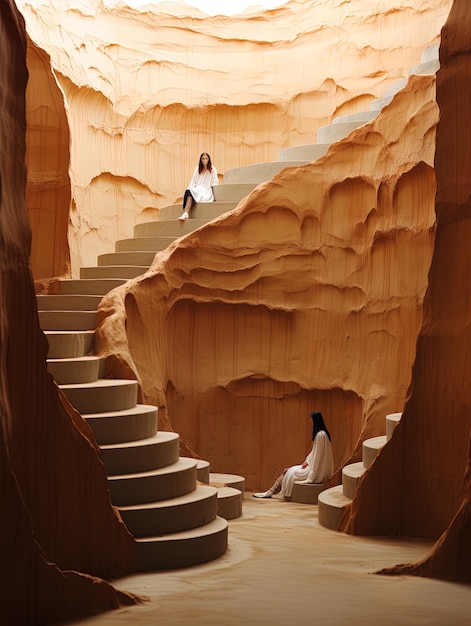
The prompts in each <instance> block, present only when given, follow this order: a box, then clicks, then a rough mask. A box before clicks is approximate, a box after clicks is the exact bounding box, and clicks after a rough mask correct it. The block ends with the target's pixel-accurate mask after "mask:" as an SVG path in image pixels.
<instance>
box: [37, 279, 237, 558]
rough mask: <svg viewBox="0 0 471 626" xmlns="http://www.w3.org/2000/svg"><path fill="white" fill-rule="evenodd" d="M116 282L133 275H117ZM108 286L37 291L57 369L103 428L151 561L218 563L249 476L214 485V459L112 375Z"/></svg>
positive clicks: (119, 498) (117, 488)
mask: <svg viewBox="0 0 471 626" xmlns="http://www.w3.org/2000/svg"><path fill="white" fill-rule="evenodd" d="M117 282H118V283H122V282H124V279H121V280H119V281H116V280H111V283H112V284H113V286H115V284H116V283H117ZM71 283H73V284H74V287H73V289H72V288H71ZM109 288H110V279H106V278H105V279H97V278H94V279H83V280H78V281H63V282H62V283H61V285H60V291H62V289H64V291H65V292H66V293H59V294H57V295H38V296H37V302H38V312H39V320H40V324H41V327H42V329H43V331H44V333H45V335H46V337H47V339H48V342H49V353H48V370H49V371H50V373H51V374H52V376H53V377H54V379H55V381H56V382H57V384H58V385H59V386H60V388H61V389H62V391H63V392H64V394H65V395H66V397H67V398H68V400H69V401H70V403H71V404H72V405H73V406H74V407H75V408H76V409H77V410H78V411H79V412H80V413H81V414H82V415H83V417H84V418H85V419H86V420H87V422H88V424H89V425H90V427H91V428H92V430H93V432H94V435H95V438H96V441H97V443H98V445H99V447H100V450H101V456H102V459H103V462H104V464H105V468H106V471H107V475H108V484H109V492H110V498H111V501H112V503H113V505H115V506H116V507H117V509H118V510H119V512H120V514H121V517H122V518H123V521H124V522H125V524H126V525H127V527H128V528H129V530H130V532H131V533H132V534H133V535H134V537H135V539H136V546H137V553H138V556H139V559H140V561H141V563H142V564H143V566H144V567H147V568H149V569H173V568H178V567H187V566H190V565H196V564H199V563H203V562H206V561H210V560H213V559H215V558H218V557H219V556H221V555H222V554H224V552H225V551H226V549H227V545H228V523H227V519H233V518H234V517H238V516H240V515H241V514H242V499H243V484H244V480H243V478H241V477H240V476H239V477H237V481H234V480H232V482H231V476H228V480H227V481H226V483H227V484H225V485H224V488H221V489H220V488H219V487H218V486H212V485H211V484H205V483H210V481H211V474H210V472H209V463H208V462H207V461H202V460H196V459H192V458H185V457H180V456H179V436H178V434H177V433H170V432H159V431H158V428H157V408H156V407H154V406H149V405H141V404H138V403H137V391H138V387H137V382H136V381H135V380H118V379H108V378H103V376H104V375H105V359H103V358H100V357H97V356H95V355H93V354H92V352H93V338H94V329H95V319H96V310H97V308H98V304H99V302H100V300H101V298H102V295H104V294H105V293H106V292H107V291H108V290H109ZM71 290H73V291H75V292H76V293H69V292H70V291H71ZM80 290H81V291H83V292H84V293H80ZM87 291H93V292H94V294H93V295H91V294H88V293H87ZM232 478H234V477H232ZM233 483H234V484H233ZM236 487H237V488H236Z"/></svg>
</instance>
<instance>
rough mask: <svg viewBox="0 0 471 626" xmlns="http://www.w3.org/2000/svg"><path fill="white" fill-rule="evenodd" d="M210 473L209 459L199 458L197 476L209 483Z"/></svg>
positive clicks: (206, 483)
mask: <svg viewBox="0 0 471 626" xmlns="http://www.w3.org/2000/svg"><path fill="white" fill-rule="evenodd" d="M209 473H210V464H209V461H205V460H204V459H197V461H196V477H197V479H198V480H199V481H200V483H204V484H205V485H209Z"/></svg>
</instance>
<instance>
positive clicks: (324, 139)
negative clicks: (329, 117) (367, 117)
mask: <svg viewBox="0 0 471 626" xmlns="http://www.w3.org/2000/svg"><path fill="white" fill-rule="evenodd" d="M366 123H367V122H363V121H361V120H353V121H350V122H336V123H335V124H334V123H332V124H327V125H326V126H320V127H319V128H318V129H317V141H318V143H331V144H332V143H335V142H336V141H340V140H341V139H344V138H345V137H346V136H347V135H349V134H350V133H351V132H352V131H354V130H355V129H357V128H359V127H360V126H363V124H366Z"/></svg>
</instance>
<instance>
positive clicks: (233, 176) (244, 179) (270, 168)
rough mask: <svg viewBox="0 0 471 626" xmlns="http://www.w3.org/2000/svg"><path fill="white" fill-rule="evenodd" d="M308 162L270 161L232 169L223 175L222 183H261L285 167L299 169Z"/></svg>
mask: <svg viewBox="0 0 471 626" xmlns="http://www.w3.org/2000/svg"><path fill="white" fill-rule="evenodd" d="M306 163H309V161H304V160H303V161H271V162H268V163H254V164H253V165H243V166H241V167H234V168H232V169H230V170H227V171H226V172H225V173H224V183H263V182H265V181H267V180H271V179H272V178H273V176H275V175H276V174H279V172H281V171H282V170H284V169H286V168H287V167H299V166H301V165H306Z"/></svg>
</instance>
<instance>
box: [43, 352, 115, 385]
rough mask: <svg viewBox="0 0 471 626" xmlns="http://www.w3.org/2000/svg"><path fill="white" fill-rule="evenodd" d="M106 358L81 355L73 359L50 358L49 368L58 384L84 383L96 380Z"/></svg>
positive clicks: (48, 361)
mask: <svg viewBox="0 0 471 626" xmlns="http://www.w3.org/2000/svg"><path fill="white" fill-rule="evenodd" d="M105 361H106V358H102V357H99V356H93V355H90V356H81V357H76V358H73V359H48V360H47V370H48V372H49V373H50V374H51V376H52V377H53V378H54V380H55V381H56V383H57V384H58V385H66V384H82V383H91V382H93V381H96V380H97V379H98V378H99V376H100V372H101V369H102V368H103V365H104V363H105Z"/></svg>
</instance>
